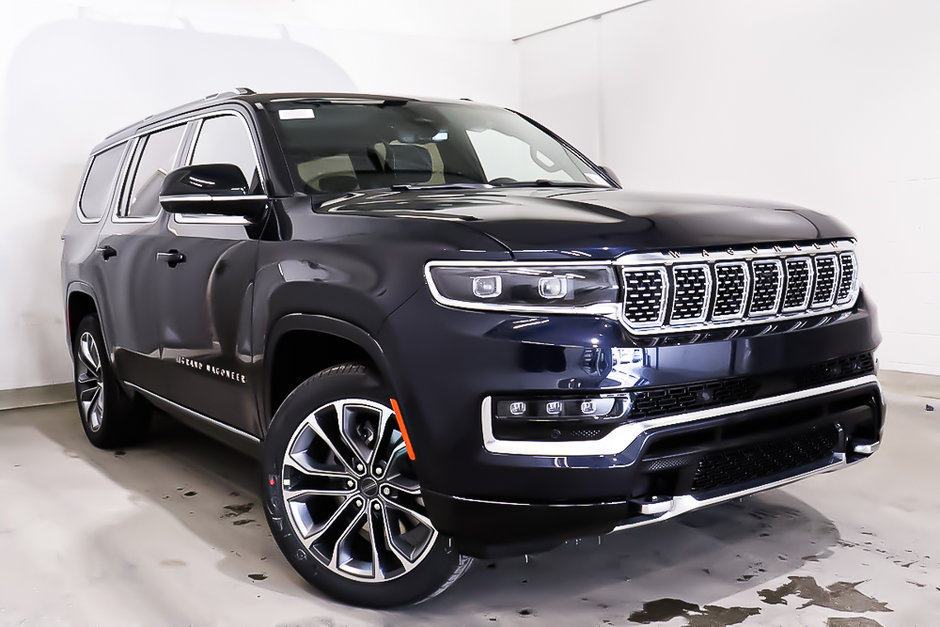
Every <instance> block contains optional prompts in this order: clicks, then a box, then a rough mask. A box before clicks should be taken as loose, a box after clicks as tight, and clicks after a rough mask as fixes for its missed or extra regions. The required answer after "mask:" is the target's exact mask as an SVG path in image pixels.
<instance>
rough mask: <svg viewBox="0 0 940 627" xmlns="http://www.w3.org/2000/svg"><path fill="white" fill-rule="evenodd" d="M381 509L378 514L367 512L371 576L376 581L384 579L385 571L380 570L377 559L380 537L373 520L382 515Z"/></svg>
mask: <svg viewBox="0 0 940 627" xmlns="http://www.w3.org/2000/svg"><path fill="white" fill-rule="evenodd" d="M384 511H385V508H384V507H383V508H382V509H381V511H380V512H369V542H370V543H371V544H372V576H373V577H375V578H376V579H385V571H384V569H383V568H382V560H381V557H379V541H380V540H381V538H380V535H379V534H378V533H376V529H375V518H376V516H380V515H381V514H382V513H384ZM380 529H381V527H380Z"/></svg>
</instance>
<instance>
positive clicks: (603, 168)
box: [600, 165, 622, 187]
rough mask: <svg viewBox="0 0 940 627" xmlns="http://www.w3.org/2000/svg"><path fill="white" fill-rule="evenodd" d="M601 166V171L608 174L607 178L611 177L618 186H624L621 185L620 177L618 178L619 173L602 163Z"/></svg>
mask: <svg viewBox="0 0 940 627" xmlns="http://www.w3.org/2000/svg"><path fill="white" fill-rule="evenodd" d="M600 168H601V172H603V173H604V174H606V175H607V178H609V179H610V180H611V181H613V182H614V183H616V184H617V187H622V185H620V179H619V178H617V175H616V174H615V173H614V171H613V170H611V169H610V168H608V167H607V166H606V165H602V166H600Z"/></svg>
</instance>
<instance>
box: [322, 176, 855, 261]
mask: <svg viewBox="0 0 940 627" xmlns="http://www.w3.org/2000/svg"><path fill="white" fill-rule="evenodd" d="M318 211H321V212H328V213H341V214H349V213H362V214H364V215H370V216H379V215H386V216H395V217H399V218H412V219H429V220H434V219H436V220H445V221H456V222H460V223H462V224H463V225H465V226H466V227H469V228H471V229H474V230H476V231H478V232H480V233H481V234H484V235H487V236H489V237H491V238H493V239H495V240H496V241H498V242H499V243H501V244H502V245H503V246H505V247H506V248H507V249H508V250H510V251H511V252H512V253H513V255H515V256H516V257H517V258H519V259H536V258H539V259H557V258H566V259H571V258H579V259H611V258H614V257H618V256H620V255H622V254H624V253H629V252H636V251H652V250H682V249H690V250H698V249H702V248H716V247H722V248H723V247H726V246H741V245H748V246H749V245H754V244H782V243H787V242H807V241H812V240H819V239H836V238H846V237H852V233H851V232H850V231H849V230H848V229H847V228H846V227H845V226H843V225H842V224H841V223H839V222H838V221H837V220H834V219H833V218H830V217H828V216H825V215H823V214H820V213H817V212H815V211H810V210H809V209H804V208H802V207H796V206H792V205H784V204H779V203H767V202H761V201H749V200H738V199H728V198H713V197H706V196H685V195H663V194H640V193H634V192H626V191H623V190H619V189H580V188H579V189H570V188H568V189H564V188H524V189H484V190H408V191H388V190H384V191H379V190H377V191H369V192H361V193H355V194H350V195H347V196H345V197H343V198H339V199H335V200H332V201H328V202H326V203H323V205H321V206H320V208H319V209H318Z"/></svg>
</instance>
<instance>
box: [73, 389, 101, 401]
mask: <svg viewBox="0 0 940 627" xmlns="http://www.w3.org/2000/svg"><path fill="white" fill-rule="evenodd" d="M100 393H101V387H100V386H97V385H93V386H91V387H88V388H85V389H84V390H82V391H81V392H79V393H78V400H80V401H81V402H82V404H83V405H86V406H91V405H92V404H94V403H95V402H96V401H97V400H98V395H99V394H100Z"/></svg>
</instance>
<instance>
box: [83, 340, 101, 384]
mask: <svg viewBox="0 0 940 627" xmlns="http://www.w3.org/2000/svg"><path fill="white" fill-rule="evenodd" d="M78 346H79V349H78V358H79V359H80V360H81V362H82V364H84V366H85V367H86V368H88V370H90V371H91V372H92V373H93V374H95V375H96V377H97V375H98V371H99V370H100V369H101V357H100V356H99V354H98V345H97V344H96V343H95V338H94V337H92V335H91V333H88V332H87V331H86V332H85V333H83V334H82V337H81V340H80V341H79V343H78Z"/></svg>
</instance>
